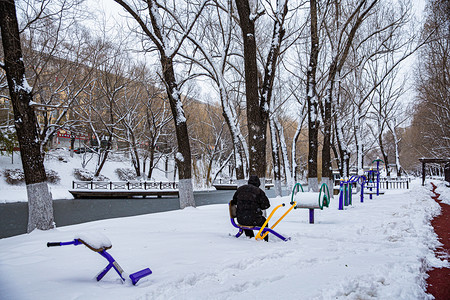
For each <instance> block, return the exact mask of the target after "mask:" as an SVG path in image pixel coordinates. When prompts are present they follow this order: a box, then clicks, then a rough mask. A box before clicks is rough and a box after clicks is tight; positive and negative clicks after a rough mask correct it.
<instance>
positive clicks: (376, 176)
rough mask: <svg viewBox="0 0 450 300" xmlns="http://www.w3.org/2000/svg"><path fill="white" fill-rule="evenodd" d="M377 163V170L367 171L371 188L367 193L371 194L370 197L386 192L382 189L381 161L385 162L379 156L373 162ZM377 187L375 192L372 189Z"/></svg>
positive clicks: (368, 185) (368, 184)
mask: <svg viewBox="0 0 450 300" xmlns="http://www.w3.org/2000/svg"><path fill="white" fill-rule="evenodd" d="M375 162H376V163H377V170H376V171H375V170H369V171H367V182H368V183H367V187H368V188H369V191H367V192H366V194H369V197H370V199H372V195H377V196H379V195H380V194H384V192H383V191H380V162H382V163H384V161H382V160H381V159H379V158H377V159H375V160H374V161H372V164H373V163H375ZM373 188H376V192H373V191H372V189H373Z"/></svg>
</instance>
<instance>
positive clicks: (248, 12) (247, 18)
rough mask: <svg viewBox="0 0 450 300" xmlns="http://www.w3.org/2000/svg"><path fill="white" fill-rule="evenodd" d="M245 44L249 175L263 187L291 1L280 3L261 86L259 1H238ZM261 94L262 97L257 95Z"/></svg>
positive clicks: (261, 12)
mask: <svg viewBox="0 0 450 300" xmlns="http://www.w3.org/2000/svg"><path fill="white" fill-rule="evenodd" d="M235 2H236V7H237V10H238V14H239V24H240V27H241V31H242V40H243V44H244V66H245V96H246V100H247V101H246V104H247V127H248V137H249V138H248V139H249V172H250V173H251V174H255V175H258V176H259V177H260V178H261V179H262V180H261V182H262V184H263V185H264V182H265V176H266V138H267V137H266V131H267V122H268V120H269V107H270V101H271V97H272V89H273V82H274V79H275V75H276V72H275V71H276V67H277V61H278V59H279V56H280V48H281V42H282V40H283V38H284V34H285V29H284V26H283V25H284V21H285V18H286V14H287V12H288V1H287V0H285V1H281V0H280V1H277V5H276V9H275V14H274V16H275V17H274V20H273V22H274V23H273V26H274V27H273V31H272V39H271V44H270V49H269V52H268V55H267V58H266V62H265V65H264V72H263V73H264V77H263V79H262V84H261V87H259V85H258V74H259V72H258V65H257V59H256V58H257V47H256V32H255V22H256V20H257V19H258V17H260V16H261V15H262V14H263V13H264V10H263V9H261V8H262V7H259V5H258V3H259V2H258V1H255V2H253V1H248V0H235ZM258 92H259V94H258Z"/></svg>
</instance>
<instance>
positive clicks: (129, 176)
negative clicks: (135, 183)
mask: <svg viewBox="0 0 450 300" xmlns="http://www.w3.org/2000/svg"><path fill="white" fill-rule="evenodd" d="M115 172H116V174H117V177H119V179H120V180H122V181H130V180H136V172H135V171H134V170H133V169H130V168H118V169H116V171H115Z"/></svg>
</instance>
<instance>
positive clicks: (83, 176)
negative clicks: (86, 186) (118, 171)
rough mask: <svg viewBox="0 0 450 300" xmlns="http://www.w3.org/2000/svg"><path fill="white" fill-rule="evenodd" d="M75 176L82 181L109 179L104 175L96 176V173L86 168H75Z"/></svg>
mask: <svg viewBox="0 0 450 300" xmlns="http://www.w3.org/2000/svg"><path fill="white" fill-rule="evenodd" d="M73 176H74V177H75V179H76V180H80V181H109V178H108V177H105V176H103V175H100V176H97V177H94V173H93V172H91V171H89V170H86V169H74V170H73Z"/></svg>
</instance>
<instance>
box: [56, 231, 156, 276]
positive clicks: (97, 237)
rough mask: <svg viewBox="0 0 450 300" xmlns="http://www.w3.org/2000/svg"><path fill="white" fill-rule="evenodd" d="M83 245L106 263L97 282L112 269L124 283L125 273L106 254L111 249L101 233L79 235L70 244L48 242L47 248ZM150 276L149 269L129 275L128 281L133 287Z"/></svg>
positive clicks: (109, 243) (108, 241)
mask: <svg viewBox="0 0 450 300" xmlns="http://www.w3.org/2000/svg"><path fill="white" fill-rule="evenodd" d="M81 244H83V245H85V246H86V247H88V248H89V249H91V250H92V251H94V252H97V253H98V254H100V255H101V256H103V257H104V258H105V259H106V260H107V261H108V265H107V266H106V267H105V268H104V269H103V270H102V271H101V272H100V273H99V274H98V275H97V277H96V278H97V281H100V280H102V278H103V277H104V276H105V275H106V273H108V271H109V270H111V269H112V268H113V269H114V270H115V271H116V272H117V274H118V275H119V277H120V279H121V280H122V282H125V278H124V274H125V272H124V271H123V269H122V268H121V267H120V265H119V264H118V263H117V261H116V260H115V259H114V258H113V257H112V256H111V255H110V254H109V253H108V252H106V250H108V249H111V247H112V244H111V241H110V240H109V239H108V238H107V237H106V236H104V235H103V234H101V233H89V234H80V235H78V236H76V237H75V239H74V240H73V241H70V242H48V243H47V247H55V246H67V245H74V246H78V245H81ZM150 274H152V271H151V270H150V269H149V268H145V269H143V270H140V271H138V272H135V273H133V274H130V276H129V277H130V279H131V282H132V283H133V285H136V283H137V282H138V281H139V280H140V279H142V278H144V277H146V276H148V275H150Z"/></svg>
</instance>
